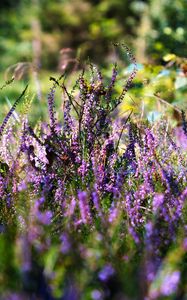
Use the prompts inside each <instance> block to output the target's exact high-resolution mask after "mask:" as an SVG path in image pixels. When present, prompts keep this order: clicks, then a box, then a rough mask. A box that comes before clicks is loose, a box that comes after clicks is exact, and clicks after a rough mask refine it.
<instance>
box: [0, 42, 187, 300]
mask: <svg viewBox="0 0 187 300" xmlns="http://www.w3.org/2000/svg"><path fill="white" fill-rule="evenodd" d="M122 46H123V47H124V49H125V50H126V53H127V55H128V57H129V58H130V61H131V63H132V64H133V66H134V67H133V70H132V72H131V74H130V76H129V78H127V80H126V82H125V84H124V85H123V87H122V89H121V92H120V93H119V94H117V92H116V90H115V85H116V82H117V78H118V66H117V64H115V65H114V66H113V70H112V75H111V80H110V82H109V83H107V84H106V83H105V79H104V78H103V76H102V74H101V72H100V71H99V70H98V69H97V67H96V66H94V65H92V64H91V63H89V66H88V68H85V70H84V71H83V72H81V74H80V75H79V77H78V79H77V81H76V83H75V85H74V87H73V89H72V91H69V90H68V89H67V87H66V81H65V76H64V75H62V76H61V77H59V78H53V77H51V78H50V83H51V89H50V92H49V95H48V98H47V102H48V111H49V123H48V124H46V123H42V122H38V123H37V124H36V126H35V127H33V126H31V125H30V122H29V109H28V108H29V106H30V103H31V101H30V100H28V99H29V97H30V96H29V94H28V92H27V87H26V88H25V89H24V90H23V92H22V94H21V95H20V97H19V98H18V99H17V100H16V101H15V103H14V105H13V107H12V108H11V110H10V112H9V113H8V114H7V116H6V117H5V119H4V121H3V122H2V125H1V126H0V138H1V145H0V197H1V203H0V230H1V235H0V253H1V257H2V259H1V262H0V267H1V270H2V272H1V275H0V292H1V294H2V299H66V300H68V299H69V300H70V299H71V300H72V299H77V300H78V299H86V300H87V299H94V300H96V299H97V300H99V299H116V300H117V299H124V300H125V299H142V300H143V299H144V300H145V299H147V300H148V299H149V300H152V299H185V297H186V288H187V286H186V284H187V283H186V268H185V262H186V250H187V241H186V239H187V237H186V233H187V223H186V222H187V218H186V200H187V188H186V186H187V184H186V183H187V160H186V158H187V157H186V153H185V151H184V147H183V146H181V145H180V140H179V139H178V138H177V135H176V134H175V132H174V130H172V128H170V126H169V125H168V122H167V120H166V119H164V118H163V119H161V120H160V121H159V122H155V123H153V124H152V123H149V122H148V121H146V120H145V121H144V120H140V119H139V118H136V117H133V111H129V112H128V113H127V114H126V115H125V116H124V117H123V118H119V117H117V110H118V106H119V104H120V103H122V101H125V99H124V98H125V96H126V93H127V92H128V90H129V89H130V87H131V84H132V82H133V79H134V77H135V76H136V73H137V64H136V61H135V58H134V56H133V54H132V53H131V51H130V50H129V49H128V48H127V47H126V46H124V45H122ZM57 89H60V91H61V93H62V98H63V112H62V113H63V122H62V123H60V122H59V120H58V118H57V111H56V109H55V93H56V90H57ZM26 93H27V94H26ZM21 102H22V113H20V114H19V115H18V114H16V112H15V109H16V107H17V105H19V104H20V105H21ZM15 114H16V115H15ZM11 117H14V118H11ZM181 120H183V133H184V137H183V142H184V143H185V142H187V136H186V120H185V113H184V112H181Z"/></svg>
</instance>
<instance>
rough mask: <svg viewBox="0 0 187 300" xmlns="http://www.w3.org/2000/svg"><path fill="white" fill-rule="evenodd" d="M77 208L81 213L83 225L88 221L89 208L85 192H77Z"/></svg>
mask: <svg viewBox="0 0 187 300" xmlns="http://www.w3.org/2000/svg"><path fill="white" fill-rule="evenodd" d="M78 199H79V208H80V213H81V219H82V222H83V223H84V224H86V223H88V222H89V220H90V208H89V204H88V199H87V192H85V191H78Z"/></svg>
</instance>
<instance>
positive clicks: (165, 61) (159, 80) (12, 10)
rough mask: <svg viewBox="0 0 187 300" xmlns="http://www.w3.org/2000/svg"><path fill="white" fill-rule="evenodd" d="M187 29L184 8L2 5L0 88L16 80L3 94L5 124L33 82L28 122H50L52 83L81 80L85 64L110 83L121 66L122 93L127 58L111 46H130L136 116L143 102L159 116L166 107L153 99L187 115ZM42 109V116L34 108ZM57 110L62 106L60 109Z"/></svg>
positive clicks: (62, 0)
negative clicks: (135, 65)
mask: <svg viewBox="0 0 187 300" xmlns="http://www.w3.org/2000/svg"><path fill="white" fill-rule="evenodd" d="M186 28H187V1H186V0H175V1H173V0H144V1H137V0H131V1H129V0H103V1H98V0H92V1H85V0H53V1H50V0H31V1H27V0H17V1H14V0H2V1H1V2H0V56H1V64H0V73H1V75H0V79H1V86H2V85H3V83H4V80H8V79H10V78H11V77H12V76H13V75H14V77H15V79H16V80H15V82H14V83H13V84H12V85H11V86H10V87H8V88H7V89H3V90H2V92H1V98H0V102H1V106H2V108H3V109H2V110H1V115H0V120H2V118H3V117H4V115H5V114H6V113H7V111H8V109H9V106H10V105H11V104H12V103H13V102H14V100H15V98H16V97H17V96H18V95H19V94H20V93H21V91H22V89H23V88H24V86H25V84H26V82H28V81H29V82H30V95H31V96H32V95H33V93H34V95H35V96H34V104H33V105H34V108H35V110H34V111H31V119H33V118H34V119H35V118H41V119H45V115H46V109H47V108H46V107H44V106H45V105H44V101H45V98H46V94H47V92H48V91H49V87H50V85H51V83H50V82H49V77H50V76H58V74H60V73H63V72H64V70H66V73H67V74H69V75H70V74H71V77H72V78H74V77H76V72H77V71H78V70H80V67H81V66H82V65H83V64H84V62H85V61H86V60H87V59H88V57H89V58H90V60H91V61H92V62H94V63H95V64H97V65H98V66H99V68H102V69H103V72H104V74H105V75H106V78H108V79H109V77H110V74H111V73H110V71H111V68H112V63H113V62H115V61H118V62H119V73H120V78H121V82H120V81H119V87H117V89H119V90H120V84H121V83H122V82H124V79H125V78H126V76H127V75H128V72H129V71H128V70H129V69H128V68H130V67H131V66H129V64H130V63H129V61H128V59H127V57H126V56H125V55H124V51H123V50H122V49H118V50H116V49H114V47H113V46H112V43H113V42H125V43H126V44H127V45H128V46H129V47H130V48H131V49H132V50H133V52H134V54H135V57H136V60H137V63H138V66H139V73H138V76H137V79H136V83H135V84H134V87H133V89H132V92H131V91H130V96H131V97H133V99H134V101H135V102H136V103H137V106H136V105H134V104H133V107H134V108H135V111H136V109H137V111H139V110H140V109H142V105H144V103H143V104H142V98H143V99H144V102H145V104H146V105H147V106H146V107H147V111H146V109H145V113H146V112H147V113H150V114H152V113H153V114H154V112H155V111H157V110H158V109H159V107H158V101H159V103H161V102H160V100H158V98H157V99H154V97H155V96H153V94H155V93H157V94H158V95H159V97H161V98H164V100H166V101H167V102H170V103H172V105H178V106H179V107H180V108H183V109H184V110H185V109H186V107H187V104H186V103H185V101H184V98H185V96H186V83H187V79H186V75H187V62H186V59H185V56H186V50H187V30H186ZM72 82H73V79H72V80H69V81H68V84H69V85H71V83H72ZM38 101H39V102H40V104H41V103H42V104H43V105H42V108H41V105H40V106H38V105H36V104H37V103H38ZM131 102H132V101H131V100H129V102H128V100H127V103H126V106H125V107H124V108H123V109H124V110H125V109H128V108H129V109H130V107H131V105H132V103H131ZM155 102H156V103H157V107H156V108H155ZM163 103H164V102H162V106H163ZM8 105H9V106H8ZM60 105H61V104H60V102H59V103H57V107H58V106H59V107H60ZM159 105H160V104H159ZM144 107H145V105H144ZM166 107H167V105H166ZM168 108H169V107H168ZM153 117H154V116H153ZM155 117H156V115H155Z"/></svg>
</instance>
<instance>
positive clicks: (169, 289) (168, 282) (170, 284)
mask: <svg viewBox="0 0 187 300" xmlns="http://www.w3.org/2000/svg"><path fill="white" fill-rule="evenodd" d="M179 281H180V272H179V271H174V272H173V273H171V274H167V275H166V276H165V277H164V279H163V282H162V285H161V288H160V293H161V295H163V296H170V295H172V294H173V293H175V292H176V290H177V287H178V284H179Z"/></svg>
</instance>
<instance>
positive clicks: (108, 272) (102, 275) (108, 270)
mask: <svg viewBox="0 0 187 300" xmlns="http://www.w3.org/2000/svg"><path fill="white" fill-rule="evenodd" d="M114 273H115V271H114V268H113V267H112V266H111V265H110V264H108V265H105V266H104V267H103V269H102V270H101V271H100V272H99V274H98V277H99V279H100V280H101V281H107V280H108V279H109V278H110V277H111V276H112V275H114Z"/></svg>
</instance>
